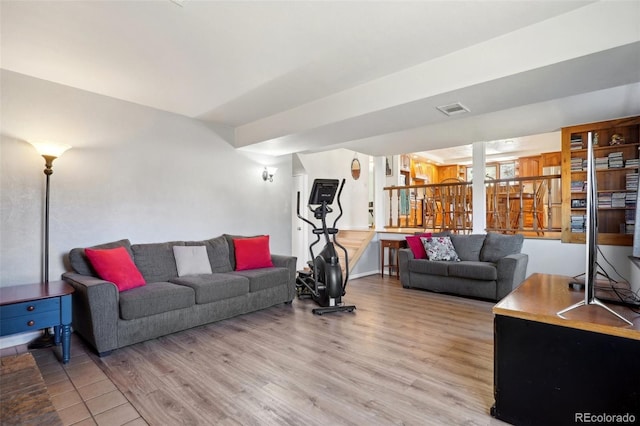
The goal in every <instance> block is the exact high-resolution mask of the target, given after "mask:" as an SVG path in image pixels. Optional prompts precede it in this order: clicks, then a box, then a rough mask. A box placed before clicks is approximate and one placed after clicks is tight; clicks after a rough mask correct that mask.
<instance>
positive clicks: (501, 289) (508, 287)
mask: <svg viewBox="0 0 640 426" xmlns="http://www.w3.org/2000/svg"><path fill="white" fill-rule="evenodd" d="M528 263H529V255H527V254H525V253H518V254H510V255H508V256H505V257H503V258H501V259H500V260H498V262H497V263H496V269H497V273H498V280H497V285H496V300H500V299H502V298H503V297H505V296H506V295H507V294H509V293H511V291H512V290H513V289H515V288H516V287H518V286H519V285H520V284H521V283H522V281H524V279H525V276H526V274H527V264H528Z"/></svg>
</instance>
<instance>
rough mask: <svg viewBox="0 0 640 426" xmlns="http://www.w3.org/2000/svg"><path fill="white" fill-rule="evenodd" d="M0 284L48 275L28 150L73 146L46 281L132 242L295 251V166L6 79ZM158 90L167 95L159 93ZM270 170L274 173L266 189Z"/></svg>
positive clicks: (69, 93)
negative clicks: (259, 241) (267, 243)
mask: <svg viewBox="0 0 640 426" xmlns="http://www.w3.org/2000/svg"><path fill="white" fill-rule="evenodd" d="M0 78H1V81H0V84H1V87H2V92H1V107H2V134H1V145H0V189H1V190H0V219H1V225H0V286H7V285H13V284H24V283H30V282H38V281H39V280H40V279H41V277H42V267H41V258H42V241H43V236H42V234H43V226H44V225H43V218H44V213H43V211H44V182H45V176H44V173H43V169H44V159H43V158H42V157H40V156H39V155H38V153H37V152H36V151H35V149H34V148H33V147H32V146H31V145H30V144H29V143H27V141H30V140H37V139H48V140H53V141H57V142H60V143H66V144H69V145H72V146H73V148H72V149H71V150H69V151H67V152H66V153H64V155H63V156H62V157H60V158H59V159H57V160H56V161H55V162H54V164H53V170H54V173H53V175H52V176H51V221H50V223H51V225H50V226H51V229H50V245H51V250H50V252H51V257H50V279H51V280H54V279H59V277H60V274H61V273H62V272H63V271H64V270H65V267H64V263H63V256H64V254H66V253H67V252H68V251H69V250H70V249H71V248H73V247H84V246H87V245H93V244H98V243H102V242H107V241H112V240H116V239H120V238H129V239H130V240H131V241H132V242H133V243H143V242H159V241H169V240H174V239H205V238H211V237H214V236H217V235H220V234H222V233H237V234H258V233H259V234H269V235H271V251H272V252H274V253H282V254H290V253H291V229H290V225H291V213H292V212H291V207H292V206H291V185H292V181H291V157H290V156H286V157H282V158H273V157H266V158H265V157H263V158H260V157H255V156H250V155H247V154H243V153H242V152H240V151H236V150H234V149H233V148H232V147H231V146H230V145H229V144H228V143H227V142H226V141H225V140H224V138H223V137H224V136H225V134H227V135H228V134H229V132H230V130H229V129H215V128H214V127H213V126H210V125H206V124H205V123H203V122H200V121H198V120H193V119H189V118H186V117H183V116H179V115H175V114H171V113H167V112H162V111H158V110H154V109H151V108H146V107H143V106H140V105H136V104H132V103H128V102H123V101H119V100H116V99H113V98H109V97H105V96H100V95H96V94H92V93H88V92H84V91H81V90H77V89H73V88H70V87H66V86H62V85H58V84H54V83H50V82H47V81H43V80H38V79H34V78H31V77H28V76H24V75H21V74H16V73H13V72H9V71H4V70H3V71H2V72H1V74H0ZM158 90H161V88H158ZM264 165H274V166H276V167H278V172H277V175H276V176H275V179H274V182H273V183H267V182H263V180H262V178H261V172H262V169H263V167H264Z"/></svg>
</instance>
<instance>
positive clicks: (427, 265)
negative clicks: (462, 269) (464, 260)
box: [409, 259, 450, 277]
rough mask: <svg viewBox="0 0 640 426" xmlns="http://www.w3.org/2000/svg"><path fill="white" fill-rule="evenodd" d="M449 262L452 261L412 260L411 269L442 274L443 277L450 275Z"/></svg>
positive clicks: (420, 272) (431, 273)
mask: <svg viewBox="0 0 640 426" xmlns="http://www.w3.org/2000/svg"><path fill="white" fill-rule="evenodd" d="M449 263H450V262H440V261H437V260H426V259H421V260H410V261H409V271H410V272H417V273H419V274H429V275H442V276H443V277H446V276H447V275H449V266H448V265H449Z"/></svg>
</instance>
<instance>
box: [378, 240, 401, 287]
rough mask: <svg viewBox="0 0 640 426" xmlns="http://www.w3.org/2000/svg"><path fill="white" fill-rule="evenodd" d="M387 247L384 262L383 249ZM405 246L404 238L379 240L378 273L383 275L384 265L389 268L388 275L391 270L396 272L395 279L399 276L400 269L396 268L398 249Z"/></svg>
mask: <svg viewBox="0 0 640 426" xmlns="http://www.w3.org/2000/svg"><path fill="white" fill-rule="evenodd" d="M385 248H387V249H388V255H389V257H388V263H387V264H386V265H385V263H384V249H385ZM401 248H407V242H406V240H380V274H381V275H382V276H383V277H384V268H385V266H386V267H388V268H389V275H391V274H392V271H395V272H396V279H399V278H400V269H399V268H398V250H400V249H401ZM394 254H395V256H394Z"/></svg>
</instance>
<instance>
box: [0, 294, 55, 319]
mask: <svg viewBox="0 0 640 426" xmlns="http://www.w3.org/2000/svg"><path fill="white" fill-rule="evenodd" d="M45 312H56V313H58V312H60V298H59V297H52V298H49V299H42V300H32V301H30V302H21V303H14V304H11V305H4V306H2V307H1V308H0V321H2V322H5V321H8V320H11V319H13V318H15V317H21V316H23V315H29V314H41V313H45Z"/></svg>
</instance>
